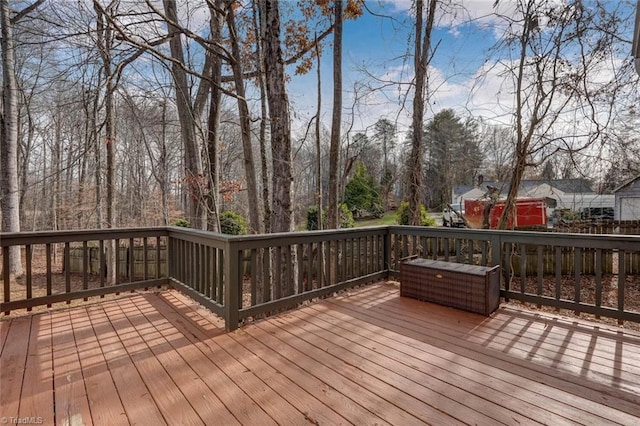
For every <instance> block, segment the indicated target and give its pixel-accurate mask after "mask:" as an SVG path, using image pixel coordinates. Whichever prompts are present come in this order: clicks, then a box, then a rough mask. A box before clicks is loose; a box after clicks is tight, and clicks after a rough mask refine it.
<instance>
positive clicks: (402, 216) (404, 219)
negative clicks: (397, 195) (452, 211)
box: [396, 201, 436, 226]
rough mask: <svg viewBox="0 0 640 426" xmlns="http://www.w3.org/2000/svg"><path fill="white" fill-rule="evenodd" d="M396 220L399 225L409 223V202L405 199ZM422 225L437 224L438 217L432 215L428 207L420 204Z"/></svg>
mask: <svg viewBox="0 0 640 426" xmlns="http://www.w3.org/2000/svg"><path fill="white" fill-rule="evenodd" d="M396 222H398V225H408V224H409V202H408V201H403V202H402V203H401V204H400V207H399V208H398V211H397V212H396ZM420 225H422V226H436V219H435V218H434V217H432V216H431V215H430V214H429V213H428V212H427V209H425V208H424V206H423V205H420Z"/></svg>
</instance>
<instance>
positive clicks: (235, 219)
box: [220, 211, 247, 235]
mask: <svg viewBox="0 0 640 426" xmlns="http://www.w3.org/2000/svg"><path fill="white" fill-rule="evenodd" d="M220 231H221V232H222V233H223V234H228V235H244V234H246V233H247V221H246V220H245V219H244V217H242V215H240V214H238V213H234V212H231V211H226V212H222V213H221V214H220Z"/></svg>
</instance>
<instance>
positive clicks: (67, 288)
mask: <svg viewBox="0 0 640 426" xmlns="http://www.w3.org/2000/svg"><path fill="white" fill-rule="evenodd" d="M64 292H65V293H67V294H69V293H71V249H70V245H69V243H68V242H67V243H64ZM66 302H67V304H70V303H71V299H67V300H66Z"/></svg>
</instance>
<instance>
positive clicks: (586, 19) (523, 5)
mask: <svg viewBox="0 0 640 426" xmlns="http://www.w3.org/2000/svg"><path fill="white" fill-rule="evenodd" d="M619 14H620V11H619V10H618V9H617V7H616V8H612V9H611V10H610V9H609V8H607V7H606V6H605V5H603V4H599V3H598V4H595V5H594V7H589V8H587V7H585V6H584V5H583V4H582V2H572V3H568V4H566V5H563V6H562V7H557V4H556V3H554V2H552V1H537V0H519V1H518V2H517V3H516V14H515V15H511V16H502V18H503V19H505V21H506V22H507V23H508V26H507V30H506V31H505V34H504V37H503V38H502V39H501V40H500V41H499V43H498V45H497V46H496V50H497V51H499V52H513V53H514V54H515V55H516V56H515V57H514V58H512V60H511V61H510V62H506V61H504V60H500V61H497V62H498V63H500V64H501V66H503V67H504V71H505V74H506V75H508V76H509V78H510V79H511V81H512V82H513V95H514V104H513V111H514V114H513V123H514V128H515V146H514V151H513V163H512V169H511V180H510V183H509V190H508V194H507V201H506V206H505V209H504V212H503V214H502V217H501V219H500V222H499V225H498V226H499V227H500V228H505V227H506V226H507V225H508V224H509V223H514V222H511V221H510V220H511V219H512V217H513V215H514V213H515V200H516V198H517V195H518V188H519V186H520V182H521V180H522V178H523V176H524V174H525V172H526V170H527V169H528V168H531V167H537V166H538V165H540V164H542V163H543V162H544V161H545V160H546V159H547V158H549V157H550V156H553V155H555V154H557V153H561V152H565V153H568V154H570V155H575V154H577V153H579V152H581V151H585V150H586V149H587V148H588V147H589V146H590V145H591V144H593V143H594V142H595V141H597V140H598V139H599V138H601V137H602V135H603V131H604V129H606V128H607V127H608V126H609V124H610V120H611V117H612V116H613V114H614V108H615V104H616V102H612V100H611V96H615V94H616V93H618V92H619V90H620V87H621V85H620V83H619V82H618V81H616V79H617V76H616V77H614V78H613V79H612V80H611V81H608V82H606V83H604V84H602V83H597V82H596V81H595V80H594V78H593V76H597V75H599V74H600V73H601V64H602V62H603V58H607V57H609V58H612V61H611V62H615V60H613V58H614V57H615V47H614V46H615V43H614V40H615V39H616V37H617V36H616V33H617V31H616V28H618V27H619V26H620V22H621V17H620V15H619ZM505 64H506V65H505Z"/></svg>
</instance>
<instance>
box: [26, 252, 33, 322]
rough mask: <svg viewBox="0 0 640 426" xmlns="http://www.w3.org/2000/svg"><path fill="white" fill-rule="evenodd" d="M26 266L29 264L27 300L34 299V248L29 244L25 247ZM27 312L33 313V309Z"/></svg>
mask: <svg viewBox="0 0 640 426" xmlns="http://www.w3.org/2000/svg"><path fill="white" fill-rule="evenodd" d="M25 255H26V259H25V260H26V264H27V277H26V278H27V299H31V298H33V274H32V269H31V268H32V262H33V247H32V246H31V244H27V245H26V247H25ZM27 311H31V307H28V308H27Z"/></svg>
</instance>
